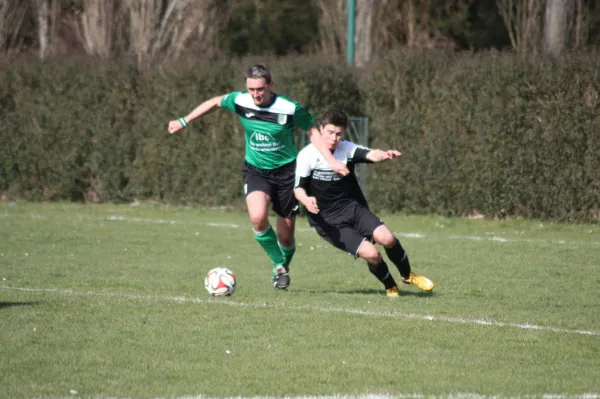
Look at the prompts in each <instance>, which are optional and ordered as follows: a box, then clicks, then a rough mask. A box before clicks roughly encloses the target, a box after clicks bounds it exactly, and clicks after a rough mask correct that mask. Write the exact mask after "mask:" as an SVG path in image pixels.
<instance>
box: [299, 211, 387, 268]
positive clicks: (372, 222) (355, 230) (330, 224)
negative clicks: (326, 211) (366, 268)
mask: <svg viewBox="0 0 600 399" xmlns="http://www.w3.org/2000/svg"><path fill="white" fill-rule="evenodd" d="M308 221H309V223H310V225H311V226H312V227H314V228H315V230H316V231H317V233H318V234H319V235H320V236H321V237H323V238H324V239H325V241H327V242H329V243H330V244H331V245H333V246H334V247H336V248H339V249H341V250H342V251H344V252H348V253H349V254H350V255H352V256H354V257H355V258H357V257H358V248H359V247H360V245H361V244H362V243H363V241H365V240H372V239H373V232H374V231H375V229H376V228H377V227H379V226H381V225H383V224H384V223H383V221H382V220H381V219H379V217H377V216H376V215H374V214H373V212H371V211H370V210H369V208H367V207H365V206H362V205H360V204H353V205H349V206H347V207H345V208H344V209H343V210H342V211H341V212H339V213H337V214H336V215H335V216H325V217H323V216H322V215H321V214H317V215H315V214H309V215H308Z"/></svg>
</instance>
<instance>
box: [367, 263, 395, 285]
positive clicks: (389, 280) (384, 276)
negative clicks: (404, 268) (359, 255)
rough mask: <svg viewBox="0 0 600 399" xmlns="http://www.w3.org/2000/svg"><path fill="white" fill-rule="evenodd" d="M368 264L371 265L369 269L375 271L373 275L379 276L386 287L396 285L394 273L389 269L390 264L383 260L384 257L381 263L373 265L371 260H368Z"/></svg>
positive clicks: (378, 278)
mask: <svg viewBox="0 0 600 399" xmlns="http://www.w3.org/2000/svg"><path fill="white" fill-rule="evenodd" d="M367 265H368V266H369V270H370V271H371V273H373V275H374V276H375V277H377V280H379V281H381V282H382V283H383V285H385V288H392V287H393V286H395V285H396V281H395V280H394V277H392V275H391V274H390V270H389V269H388V266H387V264H386V263H385V262H384V261H383V259H382V260H381V262H380V263H378V264H376V265H372V264H370V263H369V262H367Z"/></svg>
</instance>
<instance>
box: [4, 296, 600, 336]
mask: <svg viewBox="0 0 600 399" xmlns="http://www.w3.org/2000/svg"><path fill="white" fill-rule="evenodd" d="M0 289H3V290H12V291H21V292H35V293H54V294H61V295H77V296H97V297H113V298H115V297H116V298H128V299H133V300H142V301H162V302H180V303H205V304H206V303H208V304H217V305H228V306H234V307H239V308H251V309H285V310H288V311H290V310H292V311H300V312H303V311H309V312H320V313H347V314H353V315H360V316H370V317H391V318H402V319H414V320H425V321H433V322H443V323H459V324H475V325H481V326H490V327H510V328H520V329H524V330H538V331H549V332H554V333H560V334H579V335H592V336H600V331H593V330H590V331H588V330H570V329H564V328H557V327H551V326H540V325H536V324H530V323H513V322H503V321H495V320H487V319H464V318H460V317H449V316H434V315H427V314H415V313H406V312H397V311H394V312H378V311H373V310H363V309H353V308H327V307H318V306H310V305H307V306H285V305H276V304H267V303H262V304H257V303H247V302H234V301H232V300H229V298H208V299H200V298H188V297H185V296H161V295H138V294H127V293H108V292H106V293H105V292H96V291H74V290H62V289H56V288H27V287H10V286H2V285H0Z"/></svg>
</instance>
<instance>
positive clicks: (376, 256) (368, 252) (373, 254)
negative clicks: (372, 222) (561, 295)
mask: <svg viewBox="0 0 600 399" xmlns="http://www.w3.org/2000/svg"><path fill="white" fill-rule="evenodd" d="M358 256H360V257H361V258H363V259H364V260H366V261H367V262H369V263H371V264H377V263H379V262H381V254H380V253H379V251H378V250H377V248H375V246H374V245H373V244H371V243H370V242H369V241H363V243H362V244H361V246H360V248H359V249H358Z"/></svg>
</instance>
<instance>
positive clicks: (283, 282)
mask: <svg viewBox="0 0 600 399" xmlns="http://www.w3.org/2000/svg"><path fill="white" fill-rule="evenodd" d="M272 274H273V287H274V288H275V289H276V290H287V288H288V287H289V286H290V275H289V274H288V271H287V269H286V267H285V266H284V265H279V266H275V267H274V268H273V273H272Z"/></svg>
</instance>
